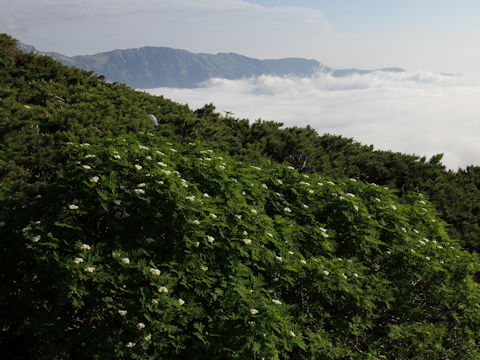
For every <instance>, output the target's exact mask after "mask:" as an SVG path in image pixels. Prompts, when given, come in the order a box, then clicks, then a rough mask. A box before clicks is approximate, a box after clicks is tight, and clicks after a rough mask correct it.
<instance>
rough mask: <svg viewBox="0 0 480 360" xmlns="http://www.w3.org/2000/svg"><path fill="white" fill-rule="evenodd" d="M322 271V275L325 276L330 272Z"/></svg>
mask: <svg viewBox="0 0 480 360" xmlns="http://www.w3.org/2000/svg"><path fill="white" fill-rule="evenodd" d="M322 272H323V275H325V276H328V275H330V273H329V272H328V271H327V270H323V271H322Z"/></svg>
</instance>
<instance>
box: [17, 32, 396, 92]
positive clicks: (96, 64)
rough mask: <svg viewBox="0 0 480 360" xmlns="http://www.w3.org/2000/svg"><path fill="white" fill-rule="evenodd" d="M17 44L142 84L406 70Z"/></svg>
mask: <svg viewBox="0 0 480 360" xmlns="http://www.w3.org/2000/svg"><path fill="white" fill-rule="evenodd" d="M18 48H19V49H20V50H22V51H24V52H33V53H35V54H38V55H47V56H51V57H52V58H54V59H55V60H57V61H60V62H61V63H63V64H64V65H67V66H75V67H78V68H81V69H84V70H89V71H94V72H95V73H97V74H99V75H104V76H105V78H106V79H107V80H108V81H110V82H118V83H125V84H127V85H129V86H131V87H134V88H142V89H147V88H157V87H175V88H197V87H201V84H202V83H203V82H205V81H207V80H208V79H210V78H214V77H216V78H223V79H229V80H236V79H242V78H249V77H255V76H260V75H273V76H299V77H311V76H315V75H316V74H318V73H328V74H331V75H332V76H335V77H342V76H349V75H353V74H366V73H372V72H376V71H389V72H404V71H405V70H404V69H401V68H382V69H374V70H361V69H333V68H330V67H328V66H326V65H324V64H322V63H321V62H319V61H317V60H314V59H304V58H297V57H290V58H282V59H256V58H251V57H247V56H245V55H241V54H237V53H233V52H228V53H226V52H220V53H216V54H209V53H193V52H190V51H187V50H181V49H174V48H171V47H153V46H144V47H140V48H132V49H116V50H111V51H107V52H100V53H96V54H93V55H76V56H66V55H63V54H60V53H56V52H43V51H39V50H37V49H36V48H35V47H33V46H30V45H26V44H24V43H22V42H20V41H18Z"/></svg>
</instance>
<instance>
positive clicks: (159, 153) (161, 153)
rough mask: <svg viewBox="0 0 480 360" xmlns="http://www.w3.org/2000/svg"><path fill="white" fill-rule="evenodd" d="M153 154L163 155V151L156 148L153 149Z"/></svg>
mask: <svg viewBox="0 0 480 360" xmlns="http://www.w3.org/2000/svg"><path fill="white" fill-rule="evenodd" d="M155 154H158V155H165V154H164V153H163V152H161V151H158V150H157V151H155Z"/></svg>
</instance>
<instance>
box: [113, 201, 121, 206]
mask: <svg viewBox="0 0 480 360" xmlns="http://www.w3.org/2000/svg"><path fill="white" fill-rule="evenodd" d="M113 203H114V204H115V205H117V206H119V205H120V204H121V203H122V200H118V199H115V200H113Z"/></svg>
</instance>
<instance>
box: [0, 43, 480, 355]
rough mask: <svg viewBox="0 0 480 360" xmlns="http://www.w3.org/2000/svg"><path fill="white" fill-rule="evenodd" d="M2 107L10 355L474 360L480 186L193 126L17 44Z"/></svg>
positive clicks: (211, 122) (1, 53) (405, 160)
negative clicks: (153, 121) (151, 117)
mask: <svg viewBox="0 0 480 360" xmlns="http://www.w3.org/2000/svg"><path fill="white" fill-rule="evenodd" d="M0 101H1V104H0V137H1V139H2V141H0V179H1V181H0V238H1V240H2V241H1V243H0V255H1V257H2V262H0V319H1V320H0V324H1V326H0V329H1V332H0V344H1V347H2V349H4V350H3V351H4V352H3V354H6V356H8V357H10V358H25V359H30V358H39V359H42V358H44V359H52V358H59V359H60V358H62V359H76V358H85V359H89V358H99V359H103V358H138V359H148V358H151V359H158V358H165V359H176V358H189V359H190V358H201V359H207V358H208V359H210V358H213V359H221V358H238V359H255V358H256V359H261V358H265V359H410V358H411V359H413V358H418V359H480V353H479V351H478V348H479V345H480V330H479V329H480V313H479V310H480V309H479V305H478V304H479V303H480V292H479V291H480V289H479V285H478V284H477V282H476V281H475V275H476V273H477V271H478V270H479V269H478V267H479V265H478V264H479V262H478V257H477V255H476V254H475V253H469V252H466V251H464V250H462V245H465V244H468V245H469V246H470V247H471V248H473V249H478V247H479V246H480V244H479V242H478V231H477V228H478V216H480V214H479V212H478V206H479V205H478V203H479V202H478V199H479V198H480V195H479V186H480V181H479V180H478V179H479V175H480V173H479V171H478V168H476V167H470V168H468V169H466V170H464V171H458V172H456V173H454V172H451V171H445V169H444V168H443V166H442V165H441V162H440V160H441V157H440V156H437V157H434V158H432V159H431V160H430V161H426V159H423V158H418V157H416V156H413V155H403V154H395V153H391V152H380V151H374V150H373V148H371V147H366V146H362V145H360V144H358V143H355V142H354V141H352V140H349V139H344V138H341V137H337V136H331V135H323V136H318V134H317V133H316V132H315V131H314V130H313V129H311V128H308V127H307V128H303V129H300V128H289V129H282V128H281V126H280V124H278V123H274V122H262V121H257V122H255V123H253V124H251V125H250V124H249V122H248V121H247V120H238V119H234V118H232V117H229V116H225V117H224V116H220V114H218V113H216V112H215V111H214V107H213V105H206V106H205V107H203V108H201V109H198V110H196V111H191V110H190V109H189V108H188V107H187V106H184V105H179V104H175V103H173V102H171V101H169V100H166V99H163V98H161V97H153V96H150V95H147V94H145V93H141V92H135V91H134V90H132V89H129V88H128V87H126V86H123V85H118V84H108V83H105V82H104V81H102V79H101V78H98V77H97V76H94V75H92V73H89V72H85V71H81V70H78V69H71V68H67V67H64V66H62V65H60V64H58V63H56V62H54V61H53V60H52V59H50V58H48V57H36V56H34V55H27V54H24V53H22V52H20V51H18V50H17V49H16V48H15V42H14V41H13V40H11V39H10V38H9V37H8V36H6V35H2V36H0ZM148 114H154V115H155V116H156V117H157V118H158V119H159V123H160V124H159V125H158V126H157V127H154V126H152V124H151V122H150V120H149V119H148ZM282 163H287V164H282ZM288 164H291V165H293V166H294V167H293V166H290V167H288V166H287V165H288ZM295 168H296V169H295ZM348 177H351V179H348ZM342 179H345V180H342ZM346 179H348V180H346ZM359 180H362V181H359ZM373 182H375V183H377V184H381V185H382V186H378V185H375V184H373ZM383 185H388V186H390V187H391V188H393V189H394V190H393V191H392V190H389V189H388V188H386V187H385V186H383ZM395 189H396V190H395ZM420 192H425V193H426V194H425V196H423V195H421V194H420ZM430 200H431V202H430ZM437 211H438V213H437ZM440 217H442V218H444V219H446V220H447V221H448V222H450V223H451V224H453V227H450V226H448V225H446V224H445V223H444V221H443V220H441V219H440ZM448 232H450V234H453V235H454V236H453V237H452V236H450V235H449V234H448Z"/></svg>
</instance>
